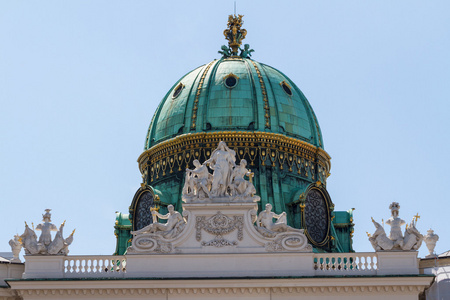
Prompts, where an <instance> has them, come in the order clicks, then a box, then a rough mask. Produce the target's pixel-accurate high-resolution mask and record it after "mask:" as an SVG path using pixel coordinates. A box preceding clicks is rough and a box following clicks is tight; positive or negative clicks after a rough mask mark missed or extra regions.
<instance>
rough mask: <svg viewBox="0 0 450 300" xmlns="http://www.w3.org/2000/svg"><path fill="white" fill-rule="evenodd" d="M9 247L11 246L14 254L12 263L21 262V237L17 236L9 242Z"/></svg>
mask: <svg viewBox="0 0 450 300" xmlns="http://www.w3.org/2000/svg"><path fill="white" fill-rule="evenodd" d="M9 245H10V246H11V251H12V253H13V259H12V260H11V262H19V263H20V262H21V261H20V258H19V253H20V250H21V249H22V241H21V239H20V236H19V235H18V234H16V235H15V236H14V239H11V240H9Z"/></svg>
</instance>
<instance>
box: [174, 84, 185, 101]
mask: <svg viewBox="0 0 450 300" xmlns="http://www.w3.org/2000/svg"><path fill="white" fill-rule="evenodd" d="M183 88H184V85H183V84H182V83H181V82H180V84H178V85H177V87H176V88H175V90H174V91H173V95H172V98H173V99H175V98H176V97H178V96H179V95H180V94H181V91H182V90H183Z"/></svg>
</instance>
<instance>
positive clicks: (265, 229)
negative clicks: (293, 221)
mask: <svg viewBox="0 0 450 300" xmlns="http://www.w3.org/2000/svg"><path fill="white" fill-rule="evenodd" d="M273 219H277V221H276V222H273ZM256 229H257V230H258V231H259V232H260V233H261V234H263V235H264V236H268V235H273V234H275V233H277V232H287V231H296V232H303V230H302V229H296V228H292V227H291V226H289V225H287V219H286V212H282V213H281V214H279V215H277V214H276V213H274V212H273V211H272V204H270V203H267V204H266V209H265V210H263V211H261V212H260V213H259V215H258V218H257V219H256Z"/></svg>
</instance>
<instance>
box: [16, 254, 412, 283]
mask: <svg viewBox="0 0 450 300" xmlns="http://www.w3.org/2000/svg"><path fill="white" fill-rule="evenodd" d="M269 255H273V254H264V255H262V254H251V253H247V254H236V255H234V254H230V255H223V254H220V255H219V254H217V255H216V254H207V255H186V254H176V255H157V256H154V255H153V256H151V255H150V256H149V255H128V256H127V255H124V256H113V255H97V256H94V255H85V256H25V260H26V263H25V272H24V275H23V278H125V277H132V278H140V277H155V276H156V277H167V278H170V277H173V276H171V275H170V274H174V276H175V275H176V276H177V277H189V276H191V277H192V274H197V275H198V276H208V277H252V276H254V277H265V276H281V274H287V273H288V276H311V277H314V276H343V275H363V276H373V275H404V274H410V275H412V274H418V273H419V268H418V262H417V260H418V259H417V252H404V251H399V252H373V253H367V252H362V253H285V254H283V255H285V256H286V261H289V262H290V265H291V267H289V268H288V267H286V266H287V265H286V266H284V267H280V268H279V270H275V269H273V268H272V267H271V266H270V267H267V266H266V264H265V262H266V261H267V260H266V259H267V257H268V256H269ZM280 255H281V254H280ZM283 255H281V256H283ZM183 256H189V257H184V259H188V260H193V261H194V262H195V263H192V264H184V265H183V264H179V259H183ZM250 257H251V258H250ZM280 258H282V257H280ZM221 260H225V261H226V263H227V264H230V263H231V262H234V263H233V266H232V267H230V268H228V270H225V268H224V266H221V265H220V261H221ZM161 262H163V263H162V264H161ZM213 262H216V263H213ZM160 264H161V265H160ZM164 266H165V267H164ZM174 268H176V269H177V271H176V272H175V271H174ZM168 269H170V272H168V271H169V270H168ZM224 270H225V271H224ZM285 276H286V275H285Z"/></svg>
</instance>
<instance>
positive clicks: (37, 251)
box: [20, 209, 75, 255]
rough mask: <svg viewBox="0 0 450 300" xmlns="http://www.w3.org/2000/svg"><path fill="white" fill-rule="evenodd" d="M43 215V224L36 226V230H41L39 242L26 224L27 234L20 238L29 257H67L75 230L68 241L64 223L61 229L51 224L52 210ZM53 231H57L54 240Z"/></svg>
mask: <svg viewBox="0 0 450 300" xmlns="http://www.w3.org/2000/svg"><path fill="white" fill-rule="evenodd" d="M45 211H46V213H45V214H43V215H42V218H43V221H44V222H43V223H41V224H39V225H37V226H36V230H41V231H42V233H41V236H40V237H39V240H38V239H37V235H36V233H35V232H34V230H33V229H31V228H30V227H29V226H28V224H27V223H26V222H25V232H24V233H23V234H22V235H21V236H20V239H21V240H22V245H23V248H24V250H25V254H27V255H67V254H68V253H69V248H68V247H69V245H70V244H72V242H73V234H74V233H75V230H74V231H73V232H72V233H71V234H70V236H69V237H68V238H66V239H64V238H63V228H64V225H65V223H66V221H64V222H63V223H62V224H61V226H60V227H59V229H58V228H57V227H56V226H55V225H54V224H52V223H50V222H51V214H50V211H51V210H50V209H46V210H45ZM51 231H56V234H55V238H54V239H53V240H52V235H51Z"/></svg>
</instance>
